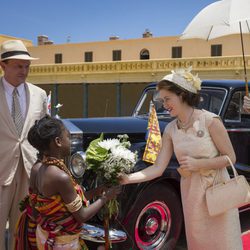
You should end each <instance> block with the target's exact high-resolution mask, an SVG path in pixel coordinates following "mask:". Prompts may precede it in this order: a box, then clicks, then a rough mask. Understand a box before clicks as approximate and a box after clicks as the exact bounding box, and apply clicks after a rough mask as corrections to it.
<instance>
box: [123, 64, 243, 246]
mask: <svg viewBox="0 0 250 250" xmlns="http://www.w3.org/2000/svg"><path fill="white" fill-rule="evenodd" d="M200 85H201V82H200V79H199V78H198V77H196V76H194V75H192V74H191V72H190V69H186V70H184V69H183V70H176V71H172V74H169V75H166V76H165V77H164V78H163V79H162V80H161V81H160V82H159V83H158V85H157V89H158V91H159V99H160V100H161V101H162V103H163V106H164V108H165V109H167V110H168V111H169V113H170V115H171V116H172V117H176V119H175V120H173V121H172V122H170V123H169V124H168V125H167V127H166V128H165V131H164V133H163V138H162V148H161V151H160V153H159V155H158V157H157V160H156V162H155V164H154V165H153V166H151V167H149V168H147V169H144V170H142V171H139V172H136V173H133V174H130V175H124V176H122V178H121V183H122V184H130V183H137V182H143V181H148V180H151V179H153V178H156V177H159V176H161V175H162V173H163V172H164V170H165V168H166V167H167V165H168V163H169V161H170V158H171V156H172V154H173V152H174V153H175V155H176V158H177V160H178V162H179V165H180V167H179V168H178V171H179V173H180V174H181V197H182V204H183V212H184V220H185V229H186V238H187V244H188V249H189V250H241V249H242V242H241V229H240V221H239V214H238V210H237V209H232V210H230V211H228V212H226V213H224V214H221V215H219V216H214V217H212V216H210V215H209V214H208V209H207V205H206V200H205V191H206V189H207V188H208V187H209V186H211V185H212V182H213V179H214V177H215V174H216V172H217V171H218V170H219V169H220V170H221V178H220V179H221V180H220V181H223V180H225V179H228V178H229V174H228V172H227V169H226V167H227V166H228V165H229V163H228V160H227V158H226V157H225V155H227V156H228V157H229V158H230V159H231V160H232V161H233V162H235V160H236V159H235V153H234V150H233V147H232V144H231V142H230V139H229V136H228V134H227V131H226V129H225V127H224V125H223V123H222V122H221V120H220V119H219V117H218V116H216V115H215V114H213V113H210V112H208V111H206V110H198V109H195V108H194V106H196V105H197V104H198V102H199V90H200Z"/></svg>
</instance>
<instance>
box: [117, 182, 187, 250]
mask: <svg viewBox="0 0 250 250" xmlns="http://www.w3.org/2000/svg"><path fill="white" fill-rule="evenodd" d="M133 207H134V209H133V211H130V215H131V216H130V217H129V218H128V221H129V222H128V224H127V225H125V228H126V230H127V234H128V238H130V239H131V240H132V241H133V242H134V246H132V249H154V250H157V249H168V250H171V249H174V247H175V245H176V242H177V240H178V238H179V235H180V231H181V227H182V223H183V214H182V207H181V202H180V197H179V196H178V195H177V193H176V191H175V190H174V189H173V188H172V187H171V186H169V185H166V184H163V183H158V184H153V185H152V186H149V187H148V188H147V189H146V190H145V191H144V192H143V193H142V195H140V198H139V199H138V200H137V201H136V204H134V206H133ZM127 243H128V242H127ZM125 244H126V243H125ZM119 245H120V244H119ZM126 247H127V246H126ZM120 249H125V248H123V247H122V246H121V245H120ZM126 249H127V248H126Z"/></svg>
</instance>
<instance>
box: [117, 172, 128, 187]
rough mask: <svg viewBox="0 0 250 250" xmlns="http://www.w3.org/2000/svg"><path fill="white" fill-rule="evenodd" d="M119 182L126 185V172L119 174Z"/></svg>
mask: <svg viewBox="0 0 250 250" xmlns="http://www.w3.org/2000/svg"><path fill="white" fill-rule="evenodd" d="M119 183H120V184H121V185H126V184H128V183H129V182H128V175H126V174H121V175H120V176H119Z"/></svg>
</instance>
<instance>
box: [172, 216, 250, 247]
mask: <svg viewBox="0 0 250 250" xmlns="http://www.w3.org/2000/svg"><path fill="white" fill-rule="evenodd" d="M249 214H250V211H248V212H244V213H241V214H240V221H241V228H242V230H241V231H242V233H244V232H247V231H249V230H250V215H249ZM175 250H187V244H186V239H185V233H184V230H183V232H182V234H181V237H180V240H179V241H178V244H177V246H176V248H175Z"/></svg>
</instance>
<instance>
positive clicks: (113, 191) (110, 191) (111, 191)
mask: <svg viewBox="0 0 250 250" xmlns="http://www.w3.org/2000/svg"><path fill="white" fill-rule="evenodd" d="M121 191H122V187H121V186H114V187H111V188H107V189H106V190H105V191H104V192H103V193H102V198H103V199H104V200H105V201H109V200H112V199H115V198H116V196H117V195H118V194H120V193H121Z"/></svg>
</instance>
